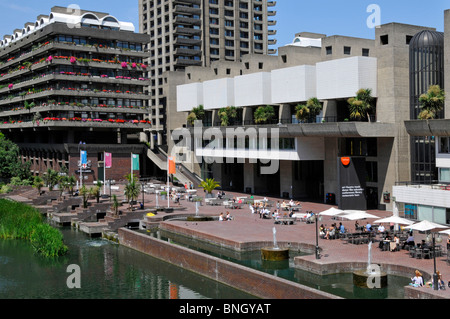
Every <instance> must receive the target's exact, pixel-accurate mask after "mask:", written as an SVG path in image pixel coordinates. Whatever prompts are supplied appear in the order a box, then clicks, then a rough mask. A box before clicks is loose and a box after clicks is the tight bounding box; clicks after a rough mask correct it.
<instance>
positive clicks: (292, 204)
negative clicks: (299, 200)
mask: <svg viewBox="0 0 450 319" xmlns="http://www.w3.org/2000/svg"><path fill="white" fill-rule="evenodd" d="M289 206H291V207H292V206H295V203H294V200H293V199H291V200H290V202H289Z"/></svg>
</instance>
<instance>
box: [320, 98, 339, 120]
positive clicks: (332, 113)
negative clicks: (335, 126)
mask: <svg viewBox="0 0 450 319" xmlns="http://www.w3.org/2000/svg"><path fill="white" fill-rule="evenodd" d="M323 117H324V118H326V117H330V118H332V117H334V118H337V103H336V100H326V101H325V102H324V103H323Z"/></svg>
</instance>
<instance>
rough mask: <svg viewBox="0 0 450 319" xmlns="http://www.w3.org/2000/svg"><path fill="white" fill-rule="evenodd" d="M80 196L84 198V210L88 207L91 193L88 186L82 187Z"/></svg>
mask: <svg viewBox="0 0 450 319" xmlns="http://www.w3.org/2000/svg"><path fill="white" fill-rule="evenodd" d="M80 195H81V196H82V197H83V208H87V207H88V201H89V195H90V191H89V189H88V188H87V187H86V185H83V186H81V188H80Z"/></svg>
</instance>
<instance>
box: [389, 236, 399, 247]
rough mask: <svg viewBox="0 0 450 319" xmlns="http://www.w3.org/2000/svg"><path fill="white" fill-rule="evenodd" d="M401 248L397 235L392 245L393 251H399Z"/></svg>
mask: <svg viewBox="0 0 450 319" xmlns="http://www.w3.org/2000/svg"><path fill="white" fill-rule="evenodd" d="M399 247H400V238H398V237H397V235H394V240H393V243H392V245H391V251H397V250H399Z"/></svg>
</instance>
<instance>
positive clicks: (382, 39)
mask: <svg viewBox="0 0 450 319" xmlns="http://www.w3.org/2000/svg"><path fill="white" fill-rule="evenodd" d="M380 43H381V45H387V44H389V36H388V35H387V34H386V35H382V36H381V37H380Z"/></svg>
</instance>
